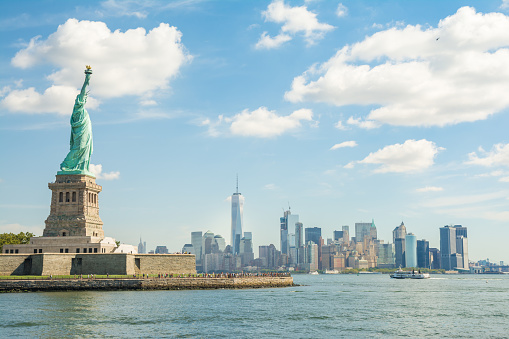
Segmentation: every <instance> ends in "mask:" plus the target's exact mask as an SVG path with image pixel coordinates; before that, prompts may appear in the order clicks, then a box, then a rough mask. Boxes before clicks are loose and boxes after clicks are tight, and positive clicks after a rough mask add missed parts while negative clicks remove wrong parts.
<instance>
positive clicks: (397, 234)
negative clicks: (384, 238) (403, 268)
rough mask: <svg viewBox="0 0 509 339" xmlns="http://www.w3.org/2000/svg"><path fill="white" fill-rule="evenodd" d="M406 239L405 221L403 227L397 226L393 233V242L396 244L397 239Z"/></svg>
mask: <svg viewBox="0 0 509 339" xmlns="http://www.w3.org/2000/svg"><path fill="white" fill-rule="evenodd" d="M405 237H406V227H405V224H404V223H403V221H402V222H401V225H399V226H397V227H396V228H395V229H394V231H392V242H393V243H396V239H398V238H399V239H405Z"/></svg>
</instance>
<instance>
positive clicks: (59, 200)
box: [58, 192, 64, 202]
mask: <svg viewBox="0 0 509 339" xmlns="http://www.w3.org/2000/svg"><path fill="white" fill-rule="evenodd" d="M58 202H64V192H60V194H59V198H58Z"/></svg>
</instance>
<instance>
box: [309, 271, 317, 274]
mask: <svg viewBox="0 0 509 339" xmlns="http://www.w3.org/2000/svg"><path fill="white" fill-rule="evenodd" d="M309 274H311V275H318V272H317V271H312V272H309Z"/></svg>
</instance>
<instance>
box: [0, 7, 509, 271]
mask: <svg viewBox="0 0 509 339" xmlns="http://www.w3.org/2000/svg"><path fill="white" fill-rule="evenodd" d="M507 32H509V2H508V1H482V2H481V1H447V2H444V1H411V2H409V1H377V2H374V1H359V0H355V1H341V2H340V1H318V0H316V1H284V2H283V1H256V2H254V1H197V0H196V1H192V0H188V1H185V0H183V1H173V2H166V1H156V0H154V1H135V0H133V1H111V0H110V1H89V2H85V3H84V2H77V1H23V2H9V3H5V4H2V11H1V13H0V34H1V39H0V44H1V52H0V62H1V63H2V65H3V66H2V67H1V68H0V95H1V96H0V146H1V147H0V159H1V160H0V164H1V166H0V232H10V231H13V232H19V231H32V232H34V233H36V234H37V235H41V234H42V230H43V228H44V220H45V219H46V217H47V216H48V214H49V203H50V196H51V195H50V193H51V192H50V190H49V189H48V188H47V183H48V182H51V181H53V180H54V175H55V174H56V172H57V171H58V170H59V164H60V163H61V162H62V160H63V159H64V158H65V155H66V154H67V152H68V147H69V146H68V140H69V139H68V138H69V134H70V127H69V117H70V114H71V113H72V106H73V100H74V98H75V95H76V94H77V92H78V89H79V88H80V87H81V85H82V83H83V79H84V75H83V70H84V66H85V65H88V64H90V65H92V68H93V70H94V74H93V76H92V79H91V81H90V97H89V101H88V103H87V110H88V112H89V114H90V116H91V119H92V124H93V133H94V146H95V147H94V154H93V156H92V163H93V164H94V169H95V171H96V173H98V179H97V182H98V183H99V184H100V185H102V186H103V192H102V193H101V194H100V207H101V210H100V215H101V218H102V220H103V222H104V230H105V233H106V234H107V235H109V236H112V237H115V238H117V239H118V240H120V241H122V242H124V243H131V244H137V243H138V241H139V238H140V236H142V238H143V239H144V240H145V241H147V245H148V248H149V249H153V248H155V246H156V245H166V246H168V248H169V249H170V250H171V251H177V250H179V249H181V247H182V245H183V244H184V243H188V242H190V232H192V231H198V230H202V231H207V230H211V231H212V232H214V233H216V234H221V235H223V237H225V238H226V239H227V241H229V239H228V238H229V234H230V205H229V202H228V200H227V198H228V196H229V195H231V194H232V193H233V192H234V190H235V178H236V175H237V173H238V175H239V191H240V192H241V193H242V194H243V195H244V197H245V205H244V231H251V232H253V242H254V245H255V246H259V245H264V244H269V243H274V244H275V245H276V246H277V247H279V217H280V216H281V215H282V212H283V208H287V207H288V205H290V206H291V208H292V211H293V213H296V214H299V215H300V220H301V221H302V222H303V223H304V227H315V226H317V227H321V228H322V234H323V236H324V238H327V237H332V231H333V230H336V229H340V227H341V226H342V225H350V226H351V227H352V228H353V226H354V224H355V222H361V221H364V222H366V221H371V219H372V218H374V219H375V224H376V225H377V228H378V234H379V238H381V239H385V240H386V241H391V240H392V233H391V232H392V230H393V229H394V227H396V226H398V225H399V224H400V223H401V221H404V223H405V225H406V226H407V229H408V230H409V231H410V232H413V233H415V234H416V235H417V237H418V238H419V239H422V238H425V239H427V240H430V245H431V246H432V247H439V230H438V229H439V227H441V226H444V225H448V224H462V225H464V226H467V227H468V229H469V252H470V259H472V260H476V259H484V258H490V259H491V260H505V261H509V254H508V251H507V249H506V239H508V238H509V229H508V223H509V198H508V197H509V194H508V193H509V137H508V134H507V127H506V126H508V125H509V114H508V113H509V110H508V107H509V95H507V93H509V81H508V79H509V34H508V33H507ZM256 252H257V251H256ZM256 254H257V253H256Z"/></svg>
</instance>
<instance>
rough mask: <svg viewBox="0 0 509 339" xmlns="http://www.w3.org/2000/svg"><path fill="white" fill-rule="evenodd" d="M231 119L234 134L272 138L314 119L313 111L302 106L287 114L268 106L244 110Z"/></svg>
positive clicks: (231, 128) (228, 120)
mask: <svg viewBox="0 0 509 339" xmlns="http://www.w3.org/2000/svg"><path fill="white" fill-rule="evenodd" d="M230 121H231V125H230V131H231V133H232V134H234V135H241V136H251V137H259V138H270V137H276V136H279V135H281V134H283V133H285V132H287V131H290V130H294V129H296V128H299V127H300V126H301V121H313V111H311V110H310V109H306V108H302V109H299V110H297V111H294V112H293V113H292V114H290V115H287V116H280V115H277V114H276V113H275V112H274V111H269V110H268V109H267V108H266V107H260V108H258V109H256V110H254V111H252V112H249V111H248V110H244V111H243V112H242V113H239V114H237V115H235V116H234V117H233V118H231V119H227V122H230Z"/></svg>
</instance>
